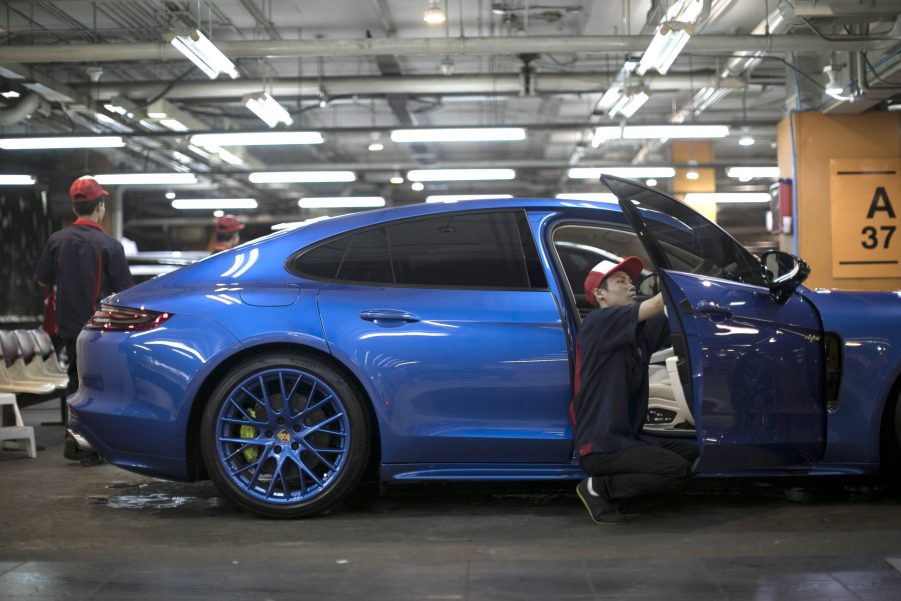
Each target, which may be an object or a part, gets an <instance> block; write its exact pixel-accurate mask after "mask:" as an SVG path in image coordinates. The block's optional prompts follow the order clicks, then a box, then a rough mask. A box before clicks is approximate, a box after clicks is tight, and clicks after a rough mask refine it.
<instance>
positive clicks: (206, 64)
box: [166, 29, 238, 79]
mask: <svg viewBox="0 0 901 601" xmlns="http://www.w3.org/2000/svg"><path fill="white" fill-rule="evenodd" d="M166 37H167V38H168V39H169V42H170V43H171V44H172V45H173V46H175V48H176V49H177V50H178V51H179V52H181V53H182V54H184V55H185V57H186V58H187V59H188V60H190V61H191V62H192V63H194V64H195V65H197V68H198V69H200V70H201V71H203V72H204V73H206V75H207V77H209V78H210V79H216V78H217V77H219V74H220V73H225V74H226V75H228V76H229V77H231V78H232V79H237V78H238V70H237V69H235V64H234V63H233V62H231V61H230V60H229V59H228V57H227V56H225V55H224V54H222V51H221V50H219V49H218V48H216V46H215V45H214V44H213V43H212V42H211V41H210V40H208V39H207V37H206V36H205V35H203V34H202V33H200V31H198V30H197V29H192V30H191V31H189V32H188V33H187V34H185V35H177V34H174V33H171V32H170V33H168V34H166Z"/></svg>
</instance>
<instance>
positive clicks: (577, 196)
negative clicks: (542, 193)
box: [557, 192, 617, 202]
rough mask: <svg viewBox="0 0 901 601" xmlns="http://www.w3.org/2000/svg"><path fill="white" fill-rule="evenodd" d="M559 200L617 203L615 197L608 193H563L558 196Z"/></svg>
mask: <svg viewBox="0 0 901 601" xmlns="http://www.w3.org/2000/svg"><path fill="white" fill-rule="evenodd" d="M557 198H559V199H560V200H600V201H603V202H617V199H616V195H615V194H612V193H610V192H583V193H580V192H564V193H562V194H558V195H557Z"/></svg>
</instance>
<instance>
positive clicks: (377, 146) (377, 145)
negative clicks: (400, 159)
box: [368, 142, 385, 152]
mask: <svg viewBox="0 0 901 601" xmlns="http://www.w3.org/2000/svg"><path fill="white" fill-rule="evenodd" d="M368 148H369V152H378V151H380V150H385V145H384V144H382V143H381V142H373V143H372V144H370V145H369V147H368Z"/></svg>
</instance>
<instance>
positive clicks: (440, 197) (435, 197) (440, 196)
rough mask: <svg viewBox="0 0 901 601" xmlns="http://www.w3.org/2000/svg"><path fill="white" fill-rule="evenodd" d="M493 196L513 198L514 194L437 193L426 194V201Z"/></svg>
mask: <svg viewBox="0 0 901 601" xmlns="http://www.w3.org/2000/svg"><path fill="white" fill-rule="evenodd" d="M493 198H513V195H512V194H435V195H432V196H426V199H425V201H426V202H429V203H431V202H457V201H460V200H488V199H493Z"/></svg>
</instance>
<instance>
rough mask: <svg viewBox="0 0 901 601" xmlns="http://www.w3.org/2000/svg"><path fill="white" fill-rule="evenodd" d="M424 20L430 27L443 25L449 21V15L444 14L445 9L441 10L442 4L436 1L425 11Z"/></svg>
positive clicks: (430, 3)
mask: <svg viewBox="0 0 901 601" xmlns="http://www.w3.org/2000/svg"><path fill="white" fill-rule="evenodd" d="M422 20H423V21H425V22H426V23H428V24H429V25H441V24H442V23H444V22H445V21H446V20H447V15H445V14H444V9H442V8H441V5H440V3H439V2H438V1H437V0H435V1H432V2H429V7H428V8H427V9H425V14H424V15H422Z"/></svg>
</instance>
